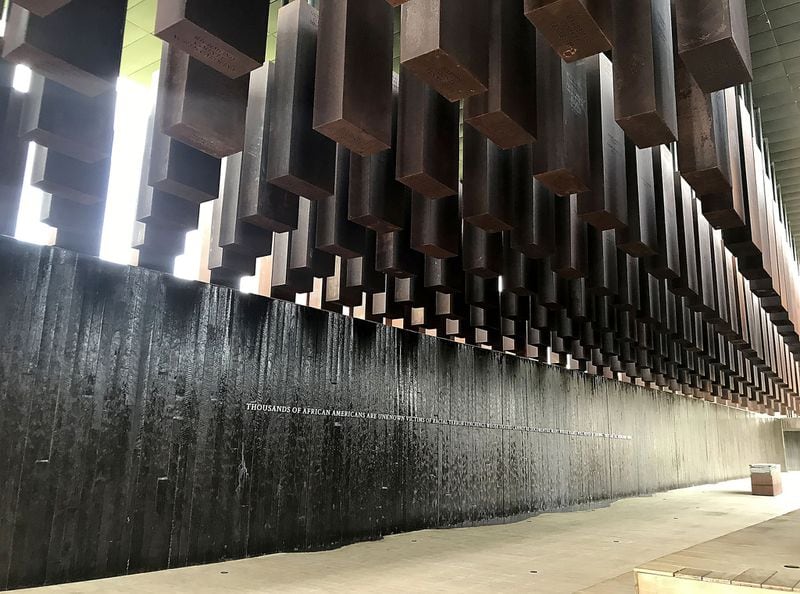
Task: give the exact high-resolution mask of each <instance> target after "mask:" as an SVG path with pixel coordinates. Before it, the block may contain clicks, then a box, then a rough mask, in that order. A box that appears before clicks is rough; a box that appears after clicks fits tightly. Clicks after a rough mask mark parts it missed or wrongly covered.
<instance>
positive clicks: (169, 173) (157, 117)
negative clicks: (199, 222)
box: [145, 69, 221, 203]
mask: <svg viewBox="0 0 800 594" xmlns="http://www.w3.org/2000/svg"><path fill="white" fill-rule="evenodd" d="M164 73H165V71H164V69H162V71H161V73H160V78H161V79H163V77H164V75H165V74H164ZM163 84H165V83H163ZM163 84H162V80H160V81H159V88H161V87H162V86H163ZM165 103H166V93H162V92H159V93H158V95H157V99H156V107H155V114H154V116H153V124H152V127H151V134H150V135H149V136H148V140H149V145H148V147H149V149H148V150H149V154H150V158H149V161H148V162H147V163H146V165H145V167H146V168H147V180H148V183H149V185H151V186H152V187H153V188H155V189H156V190H160V191H162V192H166V193H167V194H172V195H174V196H178V197H180V198H183V199H184V200H189V201H191V202H196V203H201V202H208V201H210V200H215V199H216V198H217V196H218V195H219V184H220V169H221V162H220V160H219V159H217V158H215V157H212V156H211V155H207V154H206V153H204V152H202V151H199V150H197V149H196V148H193V147H190V146H189V145H187V144H184V143H182V142H180V141H178V140H175V139H174V138H171V137H169V136H167V135H166V134H164V133H163V132H162V129H161V124H160V122H161V121H162V118H163V114H164V112H165V109H166V105H165ZM146 155H147V153H145V156H146Z"/></svg>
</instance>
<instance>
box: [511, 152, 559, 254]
mask: <svg viewBox="0 0 800 594" xmlns="http://www.w3.org/2000/svg"><path fill="white" fill-rule="evenodd" d="M511 194H512V200H513V202H514V204H513V207H512V208H513V212H514V228H513V229H512V230H511V247H512V248H513V249H515V250H517V251H519V252H522V253H523V254H525V255H526V256H527V257H529V258H542V257H545V256H548V255H550V254H552V253H553V251H554V250H555V219H554V206H555V200H558V199H557V198H555V197H554V196H553V194H552V192H550V190H548V189H547V187H545V185H544V184H542V183H541V182H539V181H538V180H536V179H534V178H533V149H532V147H531V146H521V147H518V148H515V149H513V151H512V164H511Z"/></svg>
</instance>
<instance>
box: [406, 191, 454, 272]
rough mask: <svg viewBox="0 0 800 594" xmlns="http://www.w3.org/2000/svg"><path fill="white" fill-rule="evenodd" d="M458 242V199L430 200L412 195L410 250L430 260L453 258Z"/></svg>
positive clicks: (451, 197)
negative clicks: (428, 257) (429, 257)
mask: <svg viewBox="0 0 800 594" xmlns="http://www.w3.org/2000/svg"><path fill="white" fill-rule="evenodd" d="M460 243H461V218H460V217H459V216H458V196H450V197H448V198H440V199H438V200H429V199H428V198H425V197H424V196H421V195H419V194H417V193H416V192H415V193H414V194H412V196H411V248H412V249H414V250H417V251H418V252H421V253H423V254H425V255H426V256H431V257H432V258H454V257H456V256H457V255H458V254H459V248H460Z"/></svg>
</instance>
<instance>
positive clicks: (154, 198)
mask: <svg viewBox="0 0 800 594" xmlns="http://www.w3.org/2000/svg"><path fill="white" fill-rule="evenodd" d="M139 191H140V194H139V201H138V203H137V205H136V220H137V221H140V222H142V223H155V224H158V225H161V226H164V227H174V228H175V229H183V230H185V231H191V230H192V229H197V225H198V223H199V220H200V205H199V204H197V203H196V202H190V201H188V200H184V199H183V198H179V197H178V196H173V195H172V194H167V193H165V192H161V191H159V190H154V189H153V188H151V187H150V186H147V185H145V186H143V187H142V188H140V190H139Z"/></svg>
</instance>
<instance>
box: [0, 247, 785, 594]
mask: <svg viewBox="0 0 800 594" xmlns="http://www.w3.org/2000/svg"><path fill="white" fill-rule="evenodd" d="M248 404H250V406H249V407H248ZM284 406H286V407H289V409H288V410H289V412H280V411H283V410H285V409H283V408H276V407H284ZM292 407H294V412H292ZM249 409H250V410H249ZM332 411H335V413H334V414H331V412H332ZM627 437H629V438H630V439H628V438H627ZM754 461H758V462H765V461H770V462H783V445H782V439H781V427H780V422H774V421H772V420H769V419H764V418H760V417H755V416H752V415H749V414H747V413H744V412H742V411H739V410H734V409H729V408H724V407H720V406H714V405H711V404H709V403H706V402H703V401H700V400H692V399H687V398H684V397H679V396H673V395H669V394H665V393H660V392H654V391H649V390H645V389H640V388H636V387H632V386H627V385H624V384H620V383H618V382H609V381H605V380H601V379H597V378H593V377H589V376H586V375H583V374H579V373H576V372H569V371H564V370H561V369H558V368H553V367H547V366H542V365H539V364H536V363H534V362H531V361H528V360H522V359H518V358H515V357H510V356H503V355H500V354H497V353H494V352H490V351H485V350H481V349H475V348H472V347H468V346H463V345H458V344H455V343H450V342H446V341H443V340H438V339H434V338H429V337H425V336H421V335H418V334H414V333H411V332H405V331H400V330H396V329H391V328H387V327H384V326H378V325H374V324H371V323H369V322H361V321H358V320H352V319H349V318H345V317H343V316H339V315H329V314H327V313H325V312H322V311H318V310H313V309H308V308H303V307H299V306H295V305H292V304H288V303H285V302H280V301H272V300H269V299H265V298H262V297H257V296H251V295H246V294H240V293H237V292H234V291H231V290H229V289H224V288H219V287H213V286H209V285H204V284H200V283H193V282H188V281H184V280H180V279H176V278H174V277H171V276H167V275H162V274H158V273H154V272H151V271H148V270H145V269H141V268H129V267H125V266H119V265H115V264H110V263H108V262H102V261H100V260H96V259H92V258H87V257H83V256H76V255H75V254H72V253H69V252H65V251H63V250H59V249H54V248H47V247H38V246H32V245H28V244H24V243H18V242H16V241H14V240H11V239H7V238H0V587H8V588H13V587H19V586H23V585H34V584H42V583H56V582H62V581H71V580H77V579H85V578H92V577H99V576H108V575H118V574H123V573H126V572H136V571H144V570H153V569H161V568H165V567H176V566H181V565H186V564H194V563H204V562H211V561H217V560H220V559H229V558H236V557H243V556H249V555H258V554H262V553H269V552H274V551H292V550H309V549H321V548H327V547H334V546H338V545H341V544H345V543H348V542H352V541H356V540H362V539H371V538H378V537H380V536H381V535H383V534H387V533H391V532H397V531H404V530H413V529H417V528H424V527H434V526H449V525H459V524H471V523H481V522H488V521H497V520H499V519H502V518H514V517H519V515H520V514H526V513H529V512H538V511H543V510H554V509H560V508H567V507H570V506H576V505H582V504H586V503H589V502H592V501H600V500H607V499H613V498H618V497H624V496H628V495H634V494H642V493H652V492H655V491H659V490H664V489H669V488H673V487H678V486H684V485H690V484H696V483H705V482H712V481H719V480H723V479H728V478H733V477H739V476H744V475H746V474H747V464H748V463H750V462H754Z"/></svg>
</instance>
